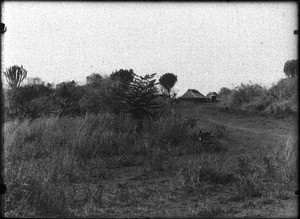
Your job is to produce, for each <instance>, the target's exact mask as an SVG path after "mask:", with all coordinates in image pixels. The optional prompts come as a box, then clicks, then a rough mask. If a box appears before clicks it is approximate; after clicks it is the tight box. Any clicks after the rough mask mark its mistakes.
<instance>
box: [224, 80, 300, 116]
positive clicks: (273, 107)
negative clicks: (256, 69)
mask: <svg viewBox="0 0 300 219" xmlns="http://www.w3.org/2000/svg"><path fill="white" fill-rule="evenodd" d="M220 93H222V95H221V103H220V104H219V106H220V107H221V109H222V110H225V111H229V112H242V113H255V114H256V113H260V114H264V115H276V116H286V115H291V114H292V113H295V112H297V97H298V95H297V80H295V79H294V78H285V79H281V80H280V81H279V82H278V83H277V84H276V85H273V86H272V87H270V88H269V89H267V88H264V87H262V86H260V85H258V84H247V85H244V84H241V85H240V86H238V87H236V88H235V89H232V90H230V91H229V90H227V89H226V90H225V89H224V88H223V90H222V92H221V91H220Z"/></svg>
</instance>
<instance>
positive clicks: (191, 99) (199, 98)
mask: <svg viewBox="0 0 300 219" xmlns="http://www.w3.org/2000/svg"><path fill="white" fill-rule="evenodd" d="M178 99H179V101H180V102H182V103H204V102H208V101H209V99H208V98H206V97H205V96H204V95H203V94H201V93H200V92H199V91H197V90H196V89H188V90H187V92H185V93H184V94H183V95H182V96H181V97H179V98H178Z"/></svg>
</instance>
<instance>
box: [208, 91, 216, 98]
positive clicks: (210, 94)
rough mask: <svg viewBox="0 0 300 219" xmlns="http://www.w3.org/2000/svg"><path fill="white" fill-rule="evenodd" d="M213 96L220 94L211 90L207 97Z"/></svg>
mask: <svg viewBox="0 0 300 219" xmlns="http://www.w3.org/2000/svg"><path fill="white" fill-rule="evenodd" d="M211 96H216V97H217V96H218V94H217V93H216V92H209V93H208V94H207V95H206V97H208V98H210V97H211Z"/></svg>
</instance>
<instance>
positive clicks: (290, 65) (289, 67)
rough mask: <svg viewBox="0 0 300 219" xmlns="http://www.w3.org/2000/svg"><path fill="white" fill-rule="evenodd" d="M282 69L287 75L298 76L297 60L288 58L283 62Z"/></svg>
mask: <svg viewBox="0 0 300 219" xmlns="http://www.w3.org/2000/svg"><path fill="white" fill-rule="evenodd" d="M283 71H284V73H285V75H286V76H287V77H290V78H295V77H297V76H298V60H289V61H287V62H286V63H285V64H284V68H283Z"/></svg>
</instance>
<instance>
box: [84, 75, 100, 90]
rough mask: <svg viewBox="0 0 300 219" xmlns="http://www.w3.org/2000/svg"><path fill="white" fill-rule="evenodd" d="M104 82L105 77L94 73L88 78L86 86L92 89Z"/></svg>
mask: <svg viewBox="0 0 300 219" xmlns="http://www.w3.org/2000/svg"><path fill="white" fill-rule="evenodd" d="M102 82H103V77H102V76H101V75H99V74H97V73H93V74H91V75H90V76H87V77H86V84H87V85H88V86H92V87H99V86H101V83H102Z"/></svg>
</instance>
